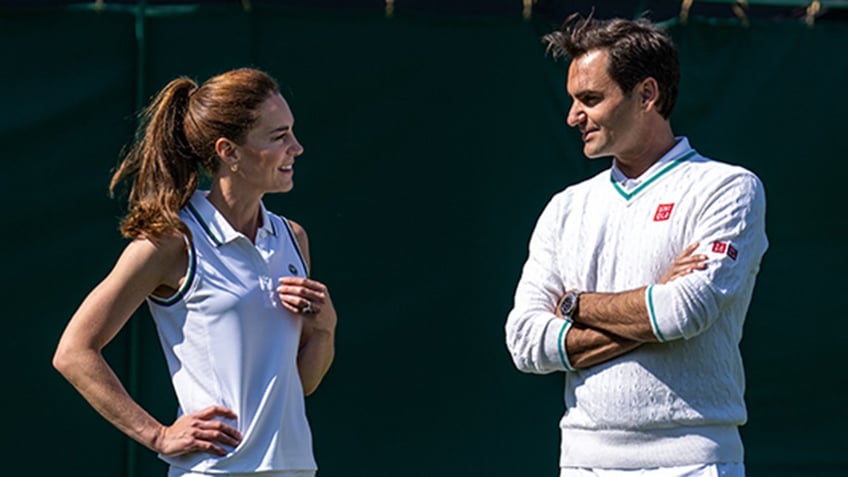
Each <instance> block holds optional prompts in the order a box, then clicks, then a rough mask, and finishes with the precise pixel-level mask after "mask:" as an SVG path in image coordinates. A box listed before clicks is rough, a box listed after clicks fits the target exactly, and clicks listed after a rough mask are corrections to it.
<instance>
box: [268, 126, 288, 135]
mask: <svg viewBox="0 0 848 477" xmlns="http://www.w3.org/2000/svg"><path fill="white" fill-rule="evenodd" d="M289 129H291V126H280V127H278V128H275V129H272V130H270V131H269V134H276V133H281V132H288V130H289Z"/></svg>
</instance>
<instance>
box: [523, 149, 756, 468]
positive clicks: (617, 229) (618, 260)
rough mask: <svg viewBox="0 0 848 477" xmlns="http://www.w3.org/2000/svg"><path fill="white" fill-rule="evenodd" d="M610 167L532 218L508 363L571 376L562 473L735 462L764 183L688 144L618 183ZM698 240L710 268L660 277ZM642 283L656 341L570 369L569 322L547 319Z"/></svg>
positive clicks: (740, 455) (564, 421)
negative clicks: (570, 298)
mask: <svg viewBox="0 0 848 477" xmlns="http://www.w3.org/2000/svg"><path fill="white" fill-rule="evenodd" d="M614 177H615V175H614V174H612V172H611V171H610V170H607V171H605V172H603V173H601V174H598V175H596V176H595V177H592V178H590V179H588V180H586V181H584V182H581V183H579V184H577V185H574V186H571V187H568V188H567V189H565V190H564V191H562V192H560V193H559V194H557V195H555V196H554V197H553V199H552V200H551V201H550V203H549V204H548V205H547V207H546V208H545V210H544V211H543V212H542V214H541V216H540V217H539V220H538V223H537V225H536V229H535V230H534V232H533V236H532V238H531V240H530V247H529V257H528V259H527V262H526V264H525V265H524V269H523V272H522V276H521V279H520V281H519V283H518V287H517V290H516V293H515V304H514V308H513V309H512V311H511V312H510V314H509V317H508V319H507V323H506V341H507V346H508V348H509V350H510V353H511V354H512V357H513V360H514V362H515V365H516V366H517V367H518V369H520V370H521V371H524V372H528V373H540V374H542V373H550V372H554V371H568V372H567V374H566V379H565V383H566V384H565V407H566V411H565V415H564V416H563V418H562V420H561V422H560V427H561V429H562V453H561V457H560V465H561V466H563V467H595V468H623V469H628V468H645V467H666V466H678V465H689V464H706V463H720V462H742V461H743V449H742V442H741V439H740V438H739V432H738V426H739V425H741V424H744V423H745V420H746V418H747V414H746V409H745V402H744V396H743V395H744V390H745V375H744V371H743V367H742V358H741V355H740V352H739V341H740V340H741V338H742V326H743V322H744V320H745V314H746V313H747V309H748V305H749V303H750V300H751V294H752V292H753V289H754V281H755V278H756V274H757V272H758V270H759V265H760V260H761V258H762V256H763V254H764V253H765V251H766V248H767V247H768V242H767V239H766V234H765V195H764V191H763V187H762V184H761V182H760V181H759V179H758V178H757V177H756V176H755V175H754V174H752V173H751V172H749V171H747V170H745V169H743V168H741V167H737V166H731V165H728V164H724V163H720V162H716V161H712V160H710V159H707V158H705V157H703V156H701V155H699V154H697V153H696V152H695V151H694V150H693V149H691V147H690V146H689V143H688V141H687V140H686V138H680V139H679V140H678V143H677V145H676V146H675V147H674V148H673V149H672V150H671V151H669V153H668V154H666V155H665V156H664V157H663V158H662V159H660V161H658V162H657V163H656V164H655V165H654V166H652V167H651V169H649V170H648V171H647V172H646V173H645V174H643V175H642V176H641V177H639V178H638V179H637V184H636V185H633V184H631V185H630V187H631V188H630V189H626V188H625V187H626V186H623V185H622V184H621V183H618V182H616V181H615V180H614V179H613V178H614ZM694 242H699V243H700V247H699V249H698V250H697V252H696V253H704V254H706V255H708V256H709V260H708V263H707V269H706V270H703V271H696V272H694V273H692V274H689V275H686V276H684V277H681V278H678V279H676V280H674V281H672V282H670V283H667V284H663V285H652V284H655V283H656V282H657V281H658V280H659V278H660V277H661V276H662V275H663V273H664V272H665V271H666V270H667V269H668V268H669V266H670V265H671V263H672V262H673V260H674V258H675V256H676V255H677V254H679V253H680V252H681V251H682V250H683V249H684V248H685V247H686V246H688V245H690V244H692V243H694ZM646 285H652V286H650V287H649V288H648V290H647V292H646V296H645V300H646V306H647V308H648V310H649V315H650V319H651V323H652V325H653V327H654V333H655V335H656V336H657V339H658V340H659V341H660V342H659V343H649V344H644V345H642V346H641V347H639V348H637V349H636V350H634V351H632V352H630V353H628V354H625V355H623V356H619V357H617V358H614V359H612V360H610V361H607V362H605V363H602V364H599V365H596V366H592V367H590V368H587V369H579V370H574V369H573V368H572V366H571V364H570V363H569V361H568V352H567V350H565V349H564V343H565V336H566V334H567V332H568V329H569V327H570V323H569V322H568V321H567V320H562V319H559V318H557V317H556V316H555V315H554V306H555V304H556V302H557V300H558V299H559V298H560V297H562V296H563V295H564V294H565V292H566V291H567V290H569V289H573V288H577V289H580V290H584V291H596V292H621V291H626V290H633V289H636V288H639V287H643V286H646Z"/></svg>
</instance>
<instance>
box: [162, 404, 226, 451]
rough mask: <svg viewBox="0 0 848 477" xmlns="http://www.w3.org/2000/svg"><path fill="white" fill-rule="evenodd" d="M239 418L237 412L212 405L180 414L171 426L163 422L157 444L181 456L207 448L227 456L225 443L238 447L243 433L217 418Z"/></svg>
mask: <svg viewBox="0 0 848 477" xmlns="http://www.w3.org/2000/svg"><path fill="white" fill-rule="evenodd" d="M216 417H223V418H226V419H236V417H237V416H236V413H234V412H233V411H232V410H230V409H227V408H225V407H223V406H209V407H207V408H206V409H202V410H200V411H197V412H195V413H192V414H185V415H182V416H180V417H179V418H178V419H177V420H176V421H174V423H173V424H171V425H170V426H163V427H162V429H161V430H160V431H159V435H158V437H157V438H156V442H155V444H154V446H155V449H156V451H157V452H159V453H160V454H162V455H165V456H178V455H182V454H188V453H190V452H208V453H210V454H215V455H220V456H224V455H227V453H228V452H229V451H227V450H226V449H224V448H223V447H222V445H226V446H230V447H236V446H237V445H239V443H240V442H241V434H240V433H239V431H237V430H236V429H234V428H233V427H232V426H229V425H227V424H225V423H224V422H222V421H219V420H217V419H215V418H216Z"/></svg>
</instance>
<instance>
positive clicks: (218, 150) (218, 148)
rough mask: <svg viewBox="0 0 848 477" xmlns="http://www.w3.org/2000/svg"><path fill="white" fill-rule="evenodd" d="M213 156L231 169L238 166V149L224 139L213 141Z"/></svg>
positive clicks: (231, 142)
mask: <svg viewBox="0 0 848 477" xmlns="http://www.w3.org/2000/svg"><path fill="white" fill-rule="evenodd" d="M215 154H217V155H218V157H219V158H220V159H221V160H222V161H223V162H224V165H225V166H227V167H230V168H231V167H233V166H234V165H236V164H238V161H239V158H238V148H237V147H236V145H235V143H233V141H230V140H229V139H227V138H225V137H219V138H218V140H216V141H215Z"/></svg>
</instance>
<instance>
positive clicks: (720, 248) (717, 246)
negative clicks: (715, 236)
mask: <svg viewBox="0 0 848 477" xmlns="http://www.w3.org/2000/svg"><path fill="white" fill-rule="evenodd" d="M713 252H715V253H726V254H727V256H728V257H730V258H731V259H732V260H736V257H737V256H739V251H738V250H736V247H734V246H733V245H731V244H729V243H726V242H713Z"/></svg>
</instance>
